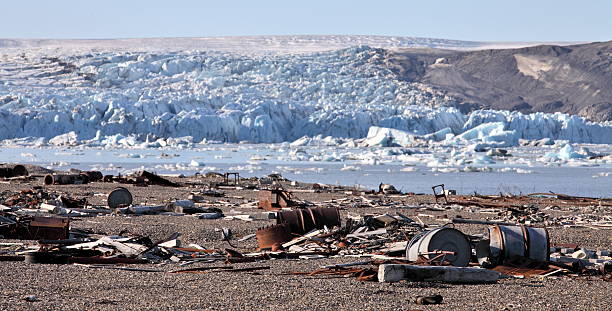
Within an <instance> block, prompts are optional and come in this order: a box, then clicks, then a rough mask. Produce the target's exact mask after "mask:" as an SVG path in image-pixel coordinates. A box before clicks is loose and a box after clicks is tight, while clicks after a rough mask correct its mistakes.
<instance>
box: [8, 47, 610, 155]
mask: <svg viewBox="0 0 612 311" xmlns="http://www.w3.org/2000/svg"><path fill="white" fill-rule="evenodd" d="M3 57H4V58H3V60H4V61H3V62H1V63H0V78H1V79H0V139H12V138H20V137H45V138H47V139H49V138H53V137H55V136H58V135H61V134H65V133H70V132H72V131H74V132H75V133H76V135H77V139H78V140H80V141H82V140H89V139H92V138H100V137H111V136H114V135H115V137H119V136H116V135H120V136H129V135H135V136H137V137H139V138H140V139H143V140H144V139H145V138H147V137H184V136H191V137H193V141H200V140H202V139H207V140H216V141H223V142H239V141H249V142H255V143H263V142H283V141H293V140H296V139H298V138H300V137H303V136H309V137H314V136H317V135H321V136H332V137H341V138H363V137H366V136H367V134H368V131H369V130H370V127H374V126H375V127H378V128H387V129H394V130H399V131H403V132H406V133H407V134H406V135H418V136H425V137H428V136H427V135H428V134H432V133H433V135H429V137H431V138H432V139H434V140H441V139H443V138H445V137H447V136H449V134H451V135H450V136H452V135H456V136H455V140H457V141H461V140H482V141H484V142H496V143H506V145H507V144H514V143H516V141H518V139H520V138H523V139H541V138H544V137H549V138H552V139H564V140H568V141H570V142H578V143H612V135H611V134H612V127H611V126H610V125H608V124H596V123H590V122H587V121H585V120H584V119H582V118H579V117H576V116H568V115H564V114H542V113H536V114H530V115H523V114H521V113H518V112H504V111H488V110H482V111H476V112H473V113H471V114H469V115H464V114H462V113H461V112H460V111H459V110H457V109H455V108H452V107H450V106H452V105H453V104H454V103H455V102H454V100H453V99H452V98H450V97H447V96H445V95H443V94H440V93H437V92H436V91H435V90H430V89H428V88H426V87H423V86H421V85H419V84H414V83H409V82H406V81H402V80H399V79H397V77H396V76H395V74H394V73H393V72H391V71H390V70H389V69H388V68H387V66H386V63H385V57H386V52H385V51H384V50H382V49H375V48H369V47H365V46H362V47H354V48H348V49H343V50H337V51H330V52H320V53H313V54H300V55H259V56H245V55H236V54H230V53H221V52H201V51H187V52H159V53H157V52H155V53H154V52H92V53H87V54H70V53H68V54H65V53H64V54H54V52H53V51H47V52H44V53H43V52H37V53H28V52H27V51H26V52H24V53H18V54H11V55H4V56H3ZM386 132H387V133H391V132H390V131H386ZM396 133H397V132H396ZM381 135H383V134H381ZM384 135H386V134H384ZM71 137H72V136H71ZM406 137H407V136H406ZM379 138H380V139H383V140H384V137H382V136H381V137H379Z"/></svg>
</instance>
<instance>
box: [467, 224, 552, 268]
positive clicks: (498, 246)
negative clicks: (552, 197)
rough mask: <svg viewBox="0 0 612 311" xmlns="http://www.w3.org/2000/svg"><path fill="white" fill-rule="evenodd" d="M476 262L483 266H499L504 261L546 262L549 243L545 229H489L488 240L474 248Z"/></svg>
mask: <svg viewBox="0 0 612 311" xmlns="http://www.w3.org/2000/svg"><path fill="white" fill-rule="evenodd" d="M476 256H477V257H478V262H479V263H480V264H483V265H499V264H502V263H503V262H504V261H505V260H521V258H524V259H529V260H532V261H539V262H541V261H548V260H549V259H550V242H549V238H548V231H547V230H546V228H534V227H527V226H501V225H495V226H491V227H489V240H484V241H482V242H480V243H479V244H478V245H477V247H476Z"/></svg>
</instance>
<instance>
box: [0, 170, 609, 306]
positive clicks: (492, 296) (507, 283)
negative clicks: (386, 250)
mask: <svg viewBox="0 0 612 311" xmlns="http://www.w3.org/2000/svg"><path fill="white" fill-rule="evenodd" d="M40 184H41V181H40V179H39V180H37V181H30V182H23V183H15V182H12V183H4V184H0V191H17V190H23V189H30V188H31V187H32V186H34V185H40ZM115 186H116V184H108V183H92V184H88V185H66V186H46V187H45V189H46V190H48V191H58V192H65V193H67V194H69V195H70V196H73V197H76V198H80V197H88V202H89V203H90V204H94V205H95V204H104V200H105V196H104V195H103V194H105V193H107V192H108V191H110V190H111V189H113V188H114V187H115ZM126 187H127V188H128V189H129V190H130V191H131V192H132V194H133V195H134V201H135V202H136V203H148V204H159V203H165V202H168V201H169V200H170V199H172V198H177V199H179V198H186V197H187V195H188V194H189V193H190V192H191V191H192V190H193V189H192V188H187V187H183V188H168V187H160V186H149V187H135V186H132V185H127V186H126ZM224 191H225V193H226V197H223V198H207V200H210V201H211V202H215V201H216V202H225V203H224V204H225V206H223V207H221V209H222V210H223V212H224V214H225V215H226V216H227V215H232V214H237V213H245V214H249V213H250V214H256V213H259V212H261V210H257V209H255V208H243V207H240V206H239V205H240V203H245V202H249V201H250V202H252V201H254V200H256V197H257V192H255V191H252V190H224ZM295 195H296V196H297V197H299V198H300V199H302V200H307V201H311V202H320V201H327V200H331V199H341V198H343V197H346V196H347V194H345V193H296V194H295ZM390 200H400V201H401V202H402V203H403V204H401V207H397V205H396V206H394V207H392V208H384V207H383V208H345V209H342V210H341V216H342V218H343V219H345V218H346V216H347V215H348V214H349V213H350V214H351V215H366V214H374V215H376V214H383V213H390V214H394V213H395V212H398V211H399V212H401V213H402V214H404V215H406V216H408V217H411V216H416V215H417V214H419V213H422V210H419V209H418V208H416V207H418V206H423V204H425V203H431V202H432V201H433V197H432V196H430V195H412V196H397V197H393V198H391V199H390ZM211 204H212V203H211ZM231 204H234V205H235V206H231ZM219 206H222V205H219ZM551 213H553V212H551ZM554 213H558V214H564V213H566V214H567V213H571V212H570V211H554ZM602 213H606V212H605V211H604V212H602ZM427 214H431V215H434V216H439V217H436V218H425V217H422V219H423V221H424V222H426V223H437V224H443V223H440V222H439V219H438V218H442V219H447V218H453V217H456V216H457V215H459V216H462V217H464V218H471V219H484V218H486V217H489V216H490V215H486V214H480V213H470V212H467V211H454V210H448V211H427ZM437 221H438V222H437ZM273 223H274V222H273V221H272V220H267V221H263V220H260V221H251V222H247V221H242V220H225V219H215V220H211V219H198V218H196V217H192V216H166V215H145V216H135V215H131V216H128V215H108V216H98V217H86V218H73V219H72V222H71V227H72V228H73V229H83V230H88V231H91V232H94V233H100V234H106V235H111V234H119V233H120V232H128V233H129V234H132V235H143V236H148V237H150V238H151V240H153V241H155V240H161V239H164V238H167V237H168V236H170V235H171V234H172V233H174V232H180V233H181V234H182V236H181V237H180V239H181V241H182V242H183V243H184V244H185V245H187V244H189V243H196V244H199V245H201V246H203V247H206V248H209V249H213V248H214V249H225V248H232V247H231V246H230V245H228V244H227V242H224V241H221V239H220V233H219V232H218V231H216V229H220V228H223V227H227V228H231V230H232V231H233V233H234V235H235V236H236V237H237V238H239V237H242V236H245V235H248V234H252V233H255V231H256V230H257V229H258V228H261V227H264V226H266V225H269V224H273ZM456 227H457V228H458V229H460V230H461V231H463V232H465V233H467V234H474V233H483V232H484V231H485V229H486V226H483V225H472V224H457V225H456ZM549 232H550V240H551V244H552V245H557V244H563V243H578V244H579V245H580V246H582V247H586V248H589V249H594V250H596V249H610V248H612V235H611V234H610V231H609V230H594V229H590V228H580V227H562V226H557V227H550V228H549ZM7 241H8V240H0V242H7ZM10 242H16V241H15V240H11V241H10ZM18 242H24V241H18ZM25 242H32V243H34V242H35V241H25ZM232 244H233V245H234V246H235V247H236V248H234V249H236V250H238V251H240V252H251V251H255V250H256V248H257V242H256V240H255V239H251V240H248V241H244V242H238V241H232ZM359 260H362V259H360V258H348V257H332V258H324V259H299V260H288V259H283V260H267V261H259V262H253V263H241V264H231V266H233V267H234V268H243V267H269V269H262V270H258V271H254V272H229V271H220V272H218V271H214V272H209V273H201V274H187V273H183V274H173V273H168V271H171V270H174V269H177V268H179V267H178V265H177V264H174V263H166V264H155V265H154V264H147V265H132V266H131V267H137V268H143V269H151V270H157V271H159V272H143V271H126V270H116V269H108V268H90V267H85V266H80V265H49V264H29V263H25V262H0V271H1V275H2V281H1V283H0V284H1V290H0V295H1V299H0V310H540V311H541V310H600V311H601V310H612V309H611V308H610V306H612V295H611V293H612V283H611V282H606V281H604V280H602V278H601V277H597V276H591V277H586V276H580V277H573V276H559V277H547V278H525V279H514V278H510V279H502V280H500V281H499V282H498V283H496V284H479V285H465V284H463V285H458V284H444V283H428V282H407V281H402V282H398V283H378V282H360V281H358V280H357V279H355V278H347V277H328V276H304V275H292V274H290V272H297V271H302V272H306V271H312V270H315V269H317V268H320V267H321V266H324V265H329V264H337V263H348V262H355V261H359ZM207 265H209V266H218V265H224V264H222V263H196V264H193V265H190V266H189V267H204V266H207ZM430 294H440V295H442V296H443V297H444V300H443V303H442V304H439V305H417V304H415V302H414V300H415V297H416V296H419V295H430ZM27 297H29V298H27ZM28 300H30V301H28Z"/></svg>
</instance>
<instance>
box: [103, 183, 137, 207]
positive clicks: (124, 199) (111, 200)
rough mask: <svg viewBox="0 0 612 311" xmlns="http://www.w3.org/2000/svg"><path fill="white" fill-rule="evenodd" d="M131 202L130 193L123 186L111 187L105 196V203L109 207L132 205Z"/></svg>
mask: <svg viewBox="0 0 612 311" xmlns="http://www.w3.org/2000/svg"><path fill="white" fill-rule="evenodd" d="M132 202H133V197H132V193H131V192H130V191H129V190H128V189H127V188H125V187H117V188H115V189H113V191H111V192H110V193H109V194H108V196H107V198H106V203H107V204H108V207H110V208H118V207H121V206H128V205H132Z"/></svg>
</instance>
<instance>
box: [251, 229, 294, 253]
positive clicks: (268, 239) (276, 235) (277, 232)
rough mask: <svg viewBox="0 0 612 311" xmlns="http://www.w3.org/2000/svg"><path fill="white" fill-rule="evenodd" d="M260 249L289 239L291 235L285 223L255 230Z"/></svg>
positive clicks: (275, 245)
mask: <svg viewBox="0 0 612 311" xmlns="http://www.w3.org/2000/svg"><path fill="white" fill-rule="evenodd" d="M255 236H256V237H257V244H258V245H259V248H260V249H266V248H276V247H278V245H280V244H283V243H285V242H288V241H291V239H292V238H293V235H292V234H291V231H290V229H289V226H288V225H287V224H278V225H272V226H268V227H264V228H261V229H259V230H257V232H255Z"/></svg>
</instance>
